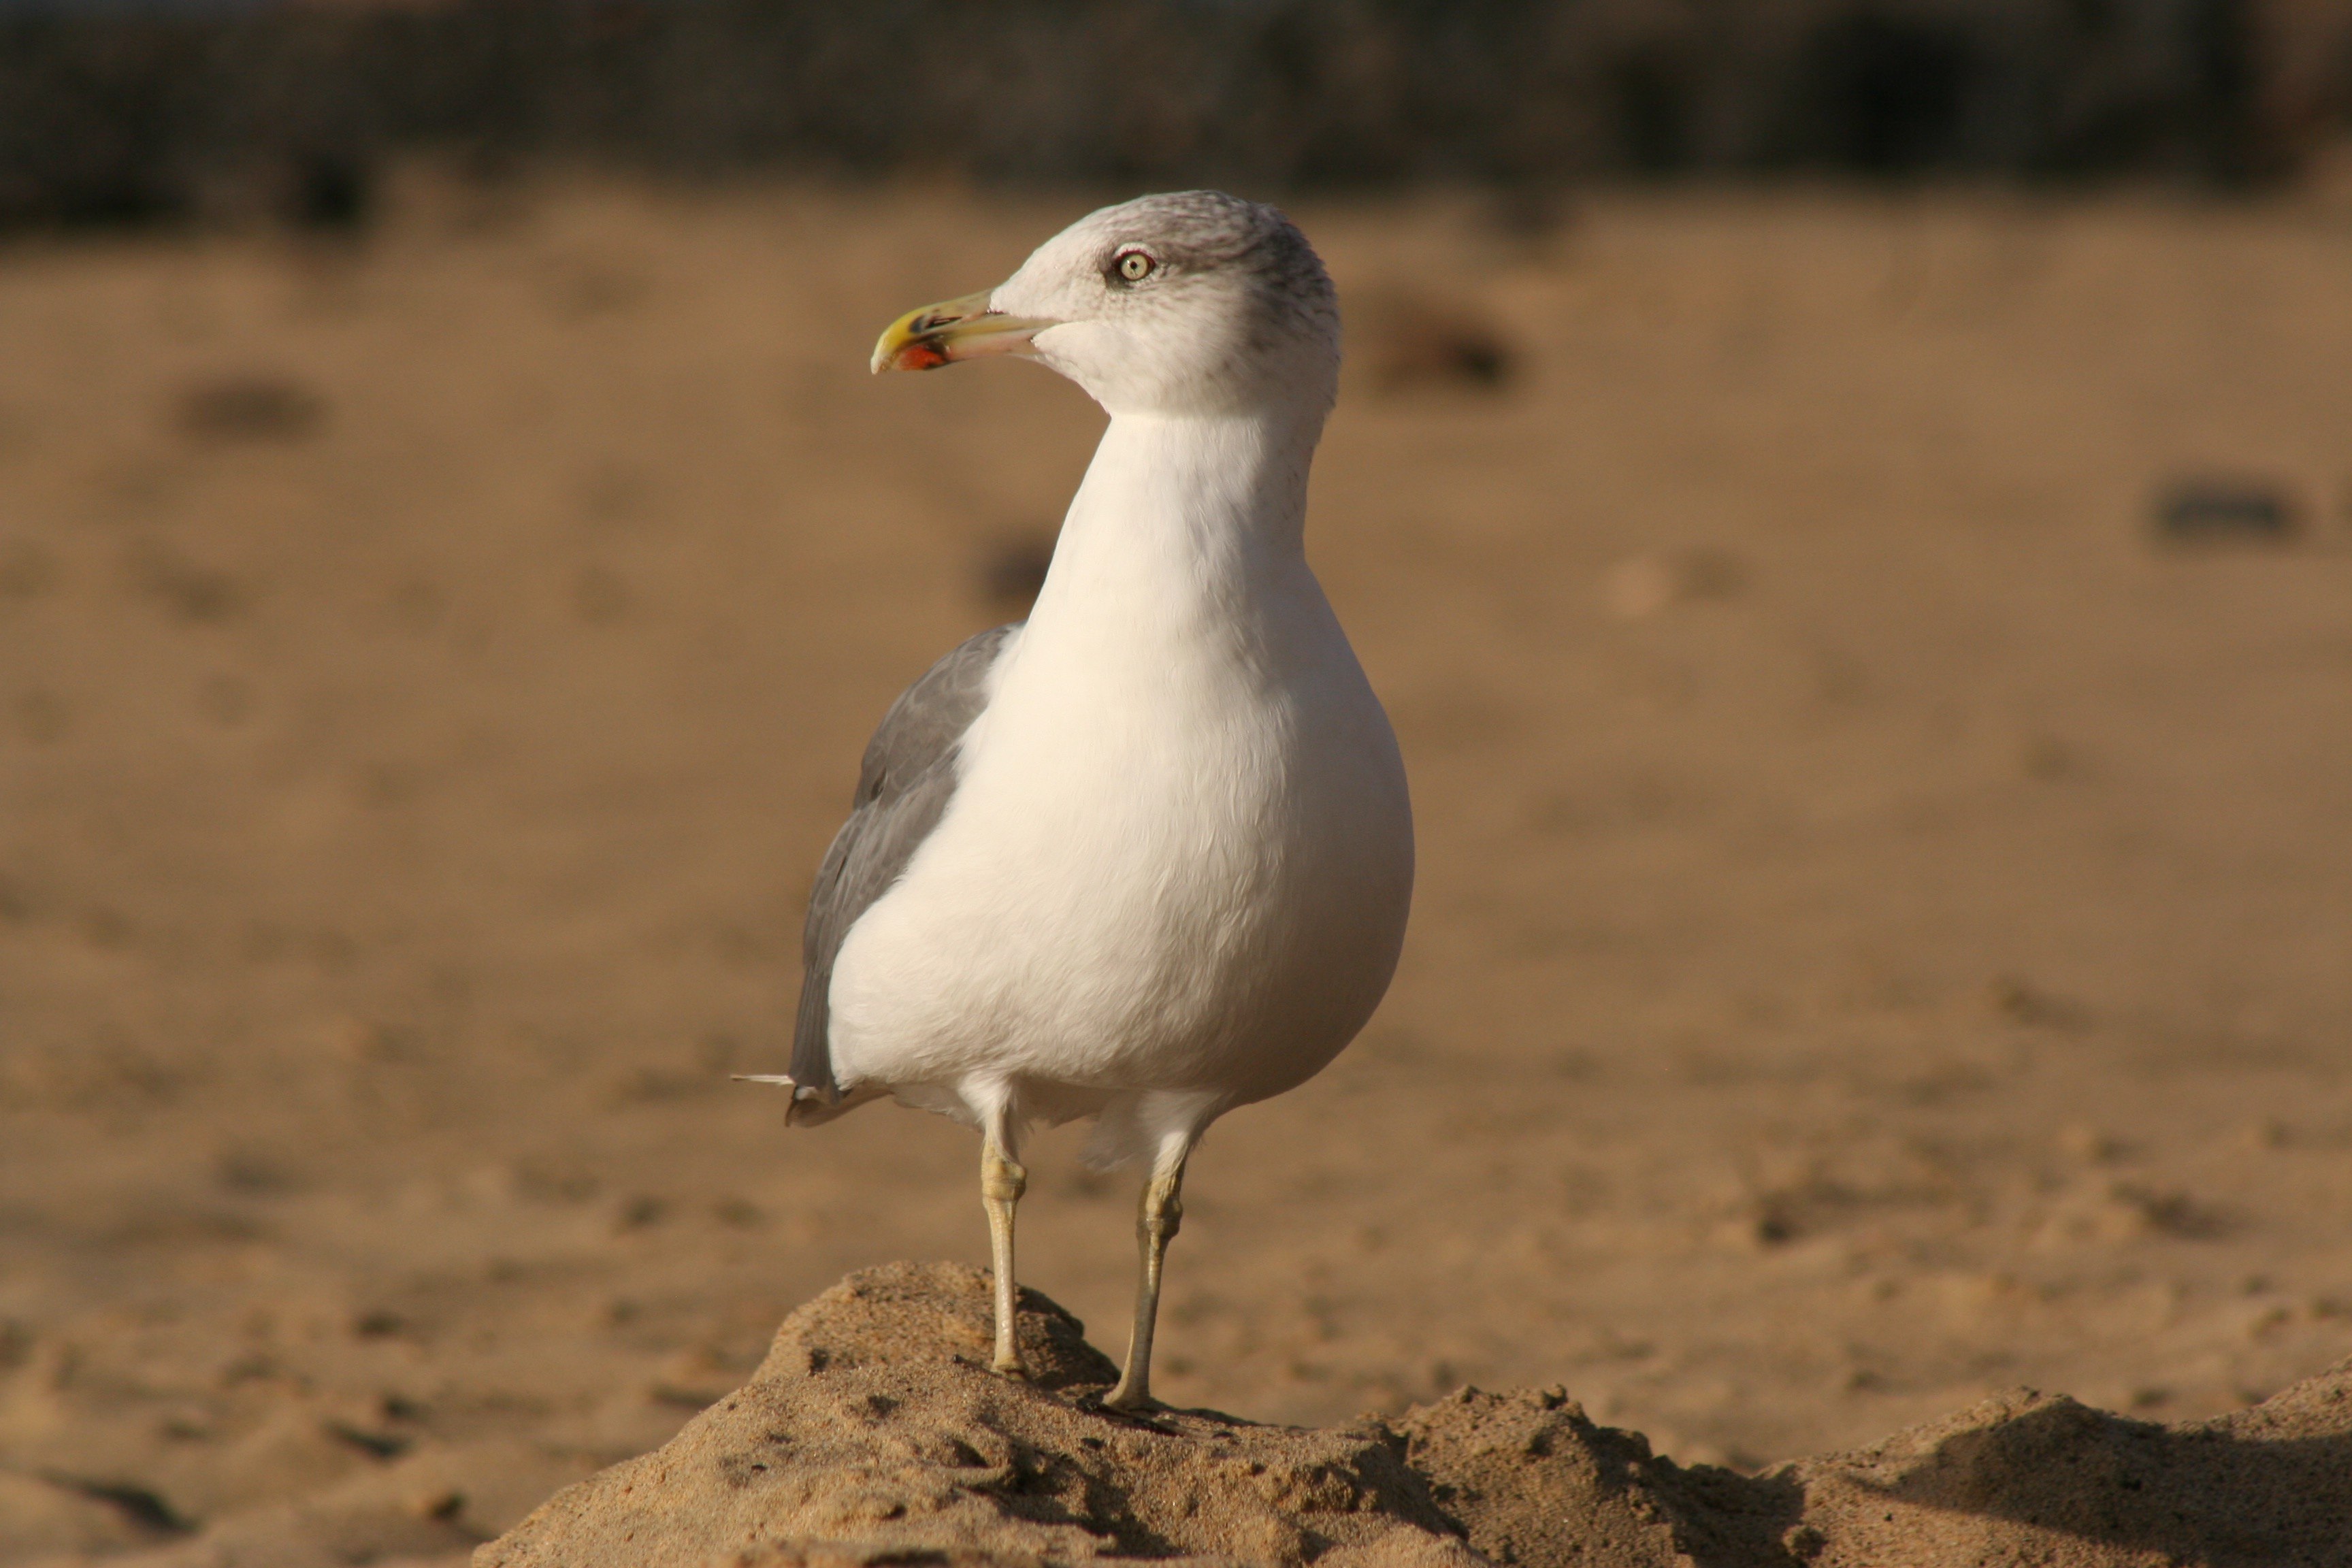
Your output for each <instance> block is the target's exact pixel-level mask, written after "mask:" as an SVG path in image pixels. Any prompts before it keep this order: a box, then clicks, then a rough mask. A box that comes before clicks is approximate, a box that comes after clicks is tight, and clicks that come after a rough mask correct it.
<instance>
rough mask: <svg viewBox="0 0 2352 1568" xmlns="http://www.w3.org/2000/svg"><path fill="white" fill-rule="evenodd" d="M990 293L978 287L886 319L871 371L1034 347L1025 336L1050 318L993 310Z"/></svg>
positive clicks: (919, 366)
mask: <svg viewBox="0 0 2352 1568" xmlns="http://www.w3.org/2000/svg"><path fill="white" fill-rule="evenodd" d="M989 292H990V291H989V290H987V289H982V291H981V292H980V293H977V294H967V295H965V296H964V297H963V298H962V299H961V300H941V301H940V303H939V304H936V305H926V306H924V307H923V308H922V309H921V310H909V311H908V312H907V313H906V314H905V315H903V316H901V317H899V318H898V320H897V321H893V322H891V323H890V327H889V330H888V331H886V332H884V333H883V334H882V341H881V342H877V343H876V344H875V345H874V374H877V375H879V374H882V373H883V372H884V371H886V370H937V369H938V368H939V367H940V366H941V365H943V364H952V363H955V362H956V361H958V360H967V359H980V358H982V356H984V355H987V354H1025V353H1031V352H1033V351H1032V350H1031V349H1030V346H1029V340H1030V339H1032V338H1034V337H1035V336H1036V335H1037V334H1038V333H1039V332H1042V331H1045V329H1046V328H1047V327H1050V326H1052V325H1054V323H1053V322H1052V321H1039V320H1037V319H1035V318H1034V317H1030V316H1008V315H1006V314H1004V313H1003V311H1001V310H990V309H989V306H988V296H989Z"/></svg>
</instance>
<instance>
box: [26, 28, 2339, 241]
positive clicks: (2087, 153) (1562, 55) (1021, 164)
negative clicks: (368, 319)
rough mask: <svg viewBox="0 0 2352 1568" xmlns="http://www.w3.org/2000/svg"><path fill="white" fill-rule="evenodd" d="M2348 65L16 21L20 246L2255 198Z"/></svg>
mask: <svg viewBox="0 0 2352 1568" xmlns="http://www.w3.org/2000/svg"><path fill="white" fill-rule="evenodd" d="M2347 80H2352V3H2347V0H1008V3H996V4H989V5H972V4H968V3H965V0H877V3H874V4H862V5H841V4H838V3H835V0H674V3H670V4H640V3H598V0H460V3H456V4H435V3H432V0H421V3H419V0H409V3H395V4H381V5H370V4H336V5H278V6H266V7H265V6H255V5H203V4H201V3H198V4H193V5H191V4H179V5H169V4H152V5H142V4H138V3H136V0H114V3H111V4H99V5H89V4H74V3H72V0H5V4H0V225H6V226H25V225H73V224H89V223H111V224H121V223H146V222H159V221H174V220H187V219H205V220H218V219H222V218H231V219H233V218H237V217H243V216H251V215H253V214H255V213H257V212H268V213H276V214H279V215H283V216H289V217H292V218H294V219H296V220H298V221H301V222H305V223H311V224H318V225H322V226H334V225H338V224H347V223H352V222H354V221H358V220H360V219H362V218H363V217H364V216H365V214H366V211H367V208H368V204H369V201H370V197H371V194H372V192H373V187H374V182H375V174H376V171H377V169H378V168H379V166H380V164H381V162H382V161H383V159H384V158H385V156H386V155H387V154H390V153H396V152H401V151H406V150H416V149H430V150H433V151H436V152H442V153H458V154H461V155H462V156H463V157H465V158H467V159H468V160H470V161H471V162H472V163H473V165H474V166H475V167H476V168H477V169H478V170H480V171H482V172H485V173H488V172H494V171H496V170H497V169H499V167H501V166H502V165H504V164H507V163H509V162H511V161H513V160H518V159H528V158H547V157H557V158H564V159H575V160H576V159H593V160H603V161H610V162H614V163H621V164H625V165H630V166H635V167H638V168H642V169H649V170H656V171H662V172H670V173H676V172H692V173H698V174H715V173H723V172H730V171H740V170H757V171H763V172H764V171H778V170H782V171H790V172H793V173H796V174H802V175H809V174H842V175H848V176H870V175H874V174H884V173H892V172H906V171H914V172H918V173H921V174H958V175H962V176H968V177H973V178H978V179H982V180H987V181H1023V182H1056V183H1062V184H1067V183H1069V182H1072V181H1085V182H1112V183H1118V184H1126V185H1137V184H1143V185H1150V184H1172V183H1181V182H1213V183H1223V184H1234V185H1238V186H1246V187H1248V188H1252V189H1256V190H1260V191H1271V190H1281V191H1290V192H1294V193H1296V192H1299V191H1302V190H1309V189H1333V188H1343V189H1344V188H1354V189H1361V188H1365V187H1378V186H1385V185H1393V184H1398V183H1400V182H1418V181H1428V180H1444V181H1464V180H1469V181H1477V182H1486V183H1493V184H1503V185H1538V186H1540V185H1543V184H1551V183H1557V182H1560V181H1563V180H1568V179H1570V178H1575V177H1579V176H1591V175H1595V174H1619V175H1629V174H1630V175H1653V176H1672V175H1688V174H1716V175H1720V174H1755V173H1763V172H1788V171H1836V172H1843V173H1850V174H1864V175H1868V176H1874V177H1880V178H1895V177H1904V176H1912V175H1917V174H1966V175H2000V176H2010V177H2017V178H2024V179H2031V180H2037V181H2039V180H2081V179H2086V178H2088V179H2098V178H2112V177H2115V176H2119V175H2154V176H2161V177H2167V178H2172V179H2189V180H2194V181H2200V182H2210V183H2213V184H2221V185H2225V186H2246V185H2252V184H2262V183H2263V182H2270V181H2276V180H2279V179H2281V178H2284V177H2287V176H2290V175H2292V174H2294V172H2295V170H2296V169H2297V167H2298V165H2299V164H2300V163H2302V162H2303V161H2304V159H2305V157H2306V156H2307V155H2308V154H2309V153H2310V152H2311V150H2312V149H2313V148H2315V146H2317V145H2320V144H2321V143H2322V142H2325V140H2326V138H2327V137H2328V136H2329V134H2330V133H2331V132H2333V130H2334V128H2336V126H2337V125H2338V124H2340V123H2341V122H2342V121H2343V120H2344V118H2345V114H2346V109H2347Z"/></svg>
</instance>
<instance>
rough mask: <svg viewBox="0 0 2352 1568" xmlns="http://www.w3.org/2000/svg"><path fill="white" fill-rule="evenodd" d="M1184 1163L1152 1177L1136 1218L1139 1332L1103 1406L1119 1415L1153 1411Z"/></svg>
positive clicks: (1181, 1220)
mask: <svg viewBox="0 0 2352 1568" xmlns="http://www.w3.org/2000/svg"><path fill="white" fill-rule="evenodd" d="M1183 1192H1184V1161H1183V1157H1182V1156H1181V1155H1180V1156H1178V1158H1177V1160H1176V1162H1175V1163H1174V1164H1173V1165H1171V1166H1170V1167H1169V1168H1168V1169H1167V1170H1164V1171H1155V1172H1153V1173H1152V1175H1151V1180H1150V1181H1149V1182H1147V1183H1145V1184H1144V1187H1143V1202H1142V1204H1141V1205H1140V1207H1139V1211H1138V1213H1137V1215H1136V1219H1135V1241H1136V1247H1137V1250H1138V1251H1139V1254H1140V1256H1141V1263H1142V1272H1141V1276H1140V1278H1139V1279H1137V1281H1136V1287H1135V1330H1134V1332H1133V1333H1132V1334H1131V1335H1130V1336H1129V1339H1128V1342H1127V1367H1126V1370H1125V1371H1123V1372H1121V1373H1119V1378H1118V1387H1116V1388H1114V1389H1112V1390H1111V1391H1110V1393H1109V1394H1108V1395H1107V1396H1106V1397H1105V1398H1104V1400H1103V1403H1104V1404H1106V1405H1109V1406H1111V1407H1112V1408H1113V1409H1115V1410H1150V1409H1153V1408H1156V1407H1157V1405H1158V1404H1159V1402H1158V1401H1157V1400H1155V1399H1153V1398H1152V1397H1151V1331H1152V1330H1153V1328H1154V1327H1156V1326H1157V1325H1158V1323H1159V1321H1160V1264H1161V1263H1162V1262H1163V1261H1164V1260H1165V1259H1166V1258H1167V1256H1168V1240H1169V1238H1170V1237H1172V1236H1174V1235H1175V1234H1176V1231H1177V1228H1178V1227H1179V1226H1181V1225H1182V1224H1183V1223H1184V1201H1183Z"/></svg>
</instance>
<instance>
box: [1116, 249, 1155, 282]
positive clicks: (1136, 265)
mask: <svg viewBox="0 0 2352 1568" xmlns="http://www.w3.org/2000/svg"><path fill="white" fill-rule="evenodd" d="M1112 265H1113V266H1115V267H1117V268H1118V276H1119V279H1120V280H1121V281H1123V282H1128V283H1140V282H1142V281H1143V280H1144V279H1147V278H1149V277H1150V276H1151V274H1152V271H1153V269H1154V268H1158V267H1159V265H1160V263H1158V262H1157V261H1154V260H1152V259H1151V253H1150V251H1148V250H1122V251H1120V252H1119V253H1118V258H1116V259H1115V260H1114V261H1113V262H1112Z"/></svg>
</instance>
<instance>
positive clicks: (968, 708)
mask: <svg viewBox="0 0 2352 1568" xmlns="http://www.w3.org/2000/svg"><path fill="white" fill-rule="evenodd" d="M1020 629H1021V628H1020V626H1018V625H1017V624H1016V625H1013V626H998V627H997V628H996V629H995V630H993V631H986V632H982V633H981V634H980V635H979V636H978V637H972V638H971V639H969V640H968V641H966V642H964V643H963V644H961V646H959V647H957V648H956V649H955V651H954V652H952V653H950V654H949V655H948V656H947V657H946V658H943V659H941V660H940V661H939V663H937V664H935V665H933V666H931V668H930V669H929V671H927V672H926V673H925V674H924V676H923V678H922V679H919V680H918V681H916V682H915V684H914V685H912V686H909V687H908V688H907V689H906V690H905V691H903V692H901V693H900V694H899V696H898V701H896V702H893V703H892V704H891V705H890V711H889V712H887V713H886V714H884V715H883V717H882V725H881V728H879V729H877V730H876V731H874V739H873V740H871V741H869V742H866V761H865V763H864V765H863V766H862V767H860V768H859V770H858V773H857V795H856V799H855V800H853V801H852V802H851V805H850V812H849V820H848V821H847V822H845V823H844V824H843V825H842V828H841V831H840V832H839V833H837V834H835V836H834V840H833V847H832V848H830V849H828V850H826V851H825V854H824V865H823V866H821V867H819V868H818V869H817V874H816V887H815V889H814V891H813V892H811V893H810V895H809V908H808V923H807V924H806V925H805V926H804V927H803V928H802V931H801V1006H800V1017H799V1020H798V1023H797V1025H796V1026H795V1027H794V1029H793V1069H792V1078H793V1083H794V1084H796V1085H798V1086H800V1088H801V1089H803V1090H805V1089H814V1090H815V1091H816V1092H817V1094H818V1095H819V1096H821V1097H822V1098H823V1100H824V1102H825V1103H827V1104H832V1103H834V1102H835V1101H837V1100H839V1099H840V1098H841V1086H840V1085H839V1084H838V1083H836V1082H835V1080H834V1076H833V1042H832V1037H831V1024H832V991H833V961H834V959H835V956H836V955H837V954H839V952H841V943H842V940H843V939H844V938H845V937H846V936H848V934H849V928H850V927H851V926H853V925H855V924H856V923H857V917H858V916H860V915H862V914H864V913H865V912H866V910H868V909H869V908H871V907H872V906H873V903H874V901H875V900H877V899H879V898H880V897H881V896H882V895H883V894H885V893H887V892H888V891H889V890H890V889H891V888H892V887H893V886H894V885H895V884H896V883H897V882H898V879H899V877H901V876H902V875H904V874H905V872H906V869H907V862H908V861H909V860H911V859H913V858H914V856H915V850H916V849H917V847H919V846H920V845H921V844H922V842H923V840H924V839H926V838H928V837H930V834H931V829H932V828H934V827H937V826H939V824H940V817H941V816H945V815H946V813H947V809H948V802H949V800H950V799H951V798H952V797H953V796H954V795H955V787H956V750H957V744H958V742H961V740H962V739H963V732H964V731H966V730H969V729H971V721H973V720H974V719H977V718H978V717H980V710H982V708H985V707H986V706H987V705H988V672H989V670H990V669H991V668H993V667H994V666H995V664H996V661H997V659H998V658H1000V657H1001V656H1002V655H1003V652H1004V647H1005V644H1006V643H1008V642H1010V641H1011V640H1012V638H1013V634H1014V633H1015V632H1018V631H1019V630H1020Z"/></svg>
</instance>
